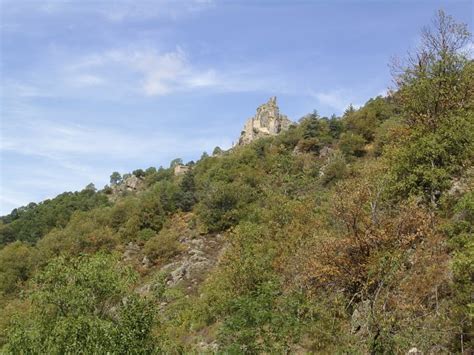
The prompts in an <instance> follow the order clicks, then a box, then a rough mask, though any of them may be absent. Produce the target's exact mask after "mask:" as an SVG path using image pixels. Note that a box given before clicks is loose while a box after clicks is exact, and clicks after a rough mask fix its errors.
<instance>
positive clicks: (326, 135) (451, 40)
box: [0, 12, 474, 354]
mask: <svg viewBox="0 0 474 355" xmlns="http://www.w3.org/2000/svg"><path fill="white" fill-rule="evenodd" d="M436 21H438V22H437V23H438V24H440V26H438V27H434V28H432V29H431V30H429V31H425V32H423V35H422V36H423V38H424V42H423V43H424V46H422V47H421V48H420V49H418V51H417V52H416V53H414V54H413V57H411V58H409V59H408V60H407V61H406V63H405V64H403V65H401V66H400V67H399V68H398V71H397V72H396V73H395V74H394V75H395V77H394V78H395V81H396V85H397V86H396V88H394V89H393V90H391V91H390V93H389V94H388V95H387V96H385V97H382V96H378V97H375V98H372V99H370V100H368V101H367V102H366V103H365V105H363V106H362V107H360V108H354V107H352V106H350V107H349V108H348V109H347V110H346V112H345V113H344V114H343V115H342V116H341V117H337V116H335V115H333V116H332V117H321V116H319V115H318V113H317V112H316V111H314V112H313V113H310V114H308V115H306V116H304V117H302V118H301V119H299V120H298V121H297V122H291V121H290V120H289V119H288V118H287V117H286V116H284V115H281V114H280V113H279V108H278V105H277V102H276V98H271V99H270V101H269V102H268V103H266V104H263V105H262V106H260V107H259V108H258V110H257V113H256V115H255V117H253V118H251V119H250V120H248V121H247V123H246V124H245V126H244V129H243V131H242V132H241V133H240V132H236V137H237V136H238V135H239V134H240V140H239V144H237V145H236V146H234V147H233V148H231V149H229V150H227V151H223V150H222V149H220V148H219V147H216V149H215V150H214V152H213V154H212V155H208V154H206V153H204V154H203V155H202V157H201V158H200V159H199V160H198V161H196V162H189V163H186V164H183V162H182V161H181V160H180V159H176V160H174V161H173V162H171V164H170V167H169V168H163V167H160V168H158V169H157V168H154V167H150V168H148V169H138V170H135V171H133V172H132V173H130V174H125V175H123V176H122V175H121V174H119V173H117V172H114V173H113V174H112V176H111V182H110V186H106V187H105V188H104V189H101V190H97V189H96V188H95V187H94V186H91V185H89V186H87V187H86V188H85V189H84V190H83V191H80V192H75V193H64V194H61V195H59V196H57V197H56V198H54V199H51V200H47V201H44V202H42V203H39V204H34V203H32V204H30V205H28V206H26V207H23V208H19V209H16V210H14V211H12V213H11V214H9V215H7V216H3V217H1V221H0V245H1V249H0V308H1V310H0V349H1V352H2V353H5V354H9V353H13V354H16V353H32V354H64V353H74V354H75V353H84V354H95V353H97V354H102V353H111V354H128V353H133V354H135V353H137V354H138V353H139V354H142V353H143V354H151V353H166V354H178V353H199V354H201V353H224V354H227V353H229V354H240V353H245V354H257V353H268V354H270V353H271V354H273V353H275V354H280V353H296V354H305V353H322V354H333V353H348V354H358V353H360V354H368V353H371V354H392V353H411V354H425V353H426V354H428V353H430V354H431V353H465V354H468V353H470V352H472V351H474V336H473V324H472V321H473V317H474V313H473V311H474V306H473V305H474V303H473V300H472V295H473V293H474V286H473V278H474V262H473V260H474V239H473V232H474V193H473V189H472V188H473V185H474V166H473V162H474V108H473V104H474V62H473V61H472V60H471V59H469V57H468V55H467V54H466V53H464V52H463V51H462V49H463V48H465V46H466V44H467V43H471V42H469V41H471V36H470V34H469V33H468V32H467V27H466V26H465V25H463V24H458V23H456V22H455V21H454V20H453V19H452V18H451V17H449V16H447V15H445V14H444V13H443V12H440V13H439V15H438V17H437V19H436ZM413 58H416V59H415V60H414V59H413Z"/></svg>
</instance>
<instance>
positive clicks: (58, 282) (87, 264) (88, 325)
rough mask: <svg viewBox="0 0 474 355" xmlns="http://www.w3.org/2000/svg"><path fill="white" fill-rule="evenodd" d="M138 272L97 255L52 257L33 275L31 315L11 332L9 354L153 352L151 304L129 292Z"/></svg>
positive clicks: (16, 322) (20, 318)
mask: <svg viewBox="0 0 474 355" xmlns="http://www.w3.org/2000/svg"><path fill="white" fill-rule="evenodd" d="M134 280H135V275H134V274H133V273H132V272H131V271H130V270H129V269H127V268H124V267H122V266H120V264H119V263H118V260H117V258H115V257H114V256H111V255H102V254H97V255H94V256H90V257H89V256H80V257H77V258H73V259H66V258H63V257H60V258H57V259H55V260H53V261H51V262H50V263H49V264H48V266H47V267H46V268H45V269H44V270H43V271H42V272H41V273H39V274H38V275H37V276H36V277H35V279H34V285H33V287H32V292H31V294H30V295H29V300H30V302H31V304H32V308H31V310H30V311H29V312H28V313H27V314H23V315H20V316H18V317H17V318H16V319H15V320H14V321H13V323H12V325H11V327H10V329H9V331H8V342H7V344H6V351H7V352H14V353H48V354H65V353H66V354H70V353H75V354H96V353H121V354H124V353H134V354H136V353H142V354H145V353H150V352H151V351H152V348H153V342H152V339H151V327H152V325H153V312H152V310H151V308H150V306H149V305H148V304H147V303H146V302H145V301H143V300H141V299H140V298H138V297H137V296H136V295H134V294H131V293H130V291H129V290H130V287H131V286H132V284H133V282H134Z"/></svg>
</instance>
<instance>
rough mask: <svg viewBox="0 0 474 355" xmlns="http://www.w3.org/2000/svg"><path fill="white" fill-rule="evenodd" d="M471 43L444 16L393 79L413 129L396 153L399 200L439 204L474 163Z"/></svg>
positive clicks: (460, 28)
mask: <svg viewBox="0 0 474 355" xmlns="http://www.w3.org/2000/svg"><path fill="white" fill-rule="evenodd" d="M470 38H471V34H470V33H469V31H468V30H467V26H466V25H465V24H458V23H456V22H455V21H454V19H453V18H452V17H450V16H448V15H446V14H445V13H444V12H443V11H439V12H438V14H437V16H436V17H435V19H434V21H433V26H432V27H431V28H424V29H423V31H422V44H421V47H420V49H419V50H418V51H417V52H416V53H414V54H411V55H410V56H409V58H408V60H407V64H405V65H404V66H403V65H402V66H398V67H397V69H398V72H395V73H394V77H395V81H396V83H397V86H398V92H397V93H396V95H395V98H396V100H397V102H398V103H399V105H400V107H401V109H402V116H403V120H404V123H405V124H406V126H407V127H408V128H409V130H407V132H406V133H405V136H404V137H402V138H403V139H401V141H400V142H399V143H398V144H397V145H396V146H395V147H393V149H392V156H391V158H392V163H391V174H392V177H393V186H394V188H395V193H394V195H395V196H399V197H406V196H408V195H411V194H414V195H419V196H422V197H423V198H424V199H425V200H426V201H429V202H431V203H432V204H436V203H437V201H438V200H439V198H440V196H441V195H442V193H443V191H445V190H446V189H447V188H448V187H449V186H450V181H451V179H452V178H453V177H454V176H456V175H458V174H460V173H461V172H462V171H463V170H464V169H465V167H466V166H467V165H468V164H469V162H470V161H472V159H473V158H474V154H473V151H474V133H473V132H474V114H473V103H474V63H473V62H472V61H471V60H469V59H468V58H467V57H466V55H465V53H463V52H462V48H463V47H464V46H465V45H466V43H468V41H469V39H470Z"/></svg>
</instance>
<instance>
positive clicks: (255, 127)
mask: <svg viewBox="0 0 474 355" xmlns="http://www.w3.org/2000/svg"><path fill="white" fill-rule="evenodd" d="M291 123H292V122H291V121H290V120H289V119H288V117H287V116H285V115H281V114H280V109H279V108H278V105H277V103H276V97H275V96H273V97H271V98H270V100H268V102H267V103H266V104H263V105H260V106H259V107H258V108H257V113H256V114H255V116H254V117H252V118H250V119H249V120H248V121H247V122H246V123H245V126H244V129H243V131H242V133H241V135H240V138H239V143H238V145H244V144H248V143H250V142H252V141H253V140H255V139H257V138H260V137H265V136H274V135H276V134H278V133H280V132H281V131H284V130H286V129H288V127H290V125H291Z"/></svg>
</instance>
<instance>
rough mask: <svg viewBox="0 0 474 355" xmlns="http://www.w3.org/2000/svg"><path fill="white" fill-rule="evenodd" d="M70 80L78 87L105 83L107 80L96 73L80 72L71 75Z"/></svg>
mask: <svg viewBox="0 0 474 355" xmlns="http://www.w3.org/2000/svg"><path fill="white" fill-rule="evenodd" d="M69 82H70V83H71V84H72V85H73V86H76V87H87V86H98V85H103V84H105V83H106V80H105V79H104V78H101V77H100V76H98V75H94V74H79V75H77V76H72V77H70V78H69Z"/></svg>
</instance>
